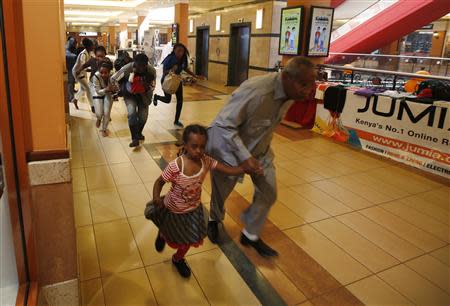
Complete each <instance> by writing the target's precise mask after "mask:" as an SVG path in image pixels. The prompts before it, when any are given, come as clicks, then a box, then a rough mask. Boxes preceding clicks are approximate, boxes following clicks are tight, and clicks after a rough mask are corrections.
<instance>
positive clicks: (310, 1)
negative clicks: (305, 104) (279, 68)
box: [282, 0, 331, 128]
mask: <svg viewBox="0 0 450 306" xmlns="http://www.w3.org/2000/svg"><path fill="white" fill-rule="evenodd" d="M299 5H303V7H304V14H305V16H304V19H303V22H304V29H305V30H304V31H303V35H302V37H301V39H302V49H301V51H300V55H302V56H304V55H305V45H306V44H307V43H308V42H307V41H306V39H307V33H306V32H307V31H308V30H309V29H307V27H308V25H309V19H310V10H311V6H314V5H315V6H323V7H331V0H321V1H314V0H288V2H287V7H291V6H299ZM290 58H291V56H286V55H284V56H283V60H282V63H283V64H286V62H287V61H288V60H289V59H290ZM309 60H311V62H313V63H314V64H323V63H324V60H325V58H324V57H309ZM301 109H302V105H301V104H299V103H294V104H293V105H292V106H291V108H290V109H289V111H288V113H287V117H286V118H290V120H291V119H292V114H298V113H301ZM282 123H283V124H285V125H288V126H290V127H292V128H301V127H302V126H301V125H299V124H298V123H297V122H295V120H294V122H293V121H287V120H283V121H282Z"/></svg>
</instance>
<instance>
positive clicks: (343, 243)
mask: <svg viewBox="0 0 450 306" xmlns="http://www.w3.org/2000/svg"><path fill="white" fill-rule="evenodd" d="M312 226H313V227H314V228H315V229H316V230H318V231H319V232H321V233H322V234H323V235H325V236H326V237H328V239H330V240H331V241H333V242H334V243H335V244H337V245H338V246H339V247H341V248H342V249H343V250H344V251H345V252H347V253H348V254H349V255H350V256H352V257H353V258H355V259H356V260H358V261H359V262H360V263H362V264H363V265H364V266H366V267H367V268H368V269H369V270H371V271H372V272H375V273H376V272H379V271H381V270H384V269H387V268H389V267H392V266H394V265H396V264H398V263H399V261H398V260H397V259H395V258H394V257H392V256H391V255H389V254H388V253H386V252H385V251H383V250H382V249H380V248H379V247H378V246H376V245H375V244H373V243H372V242H370V241H369V240H367V239H366V238H364V237H362V236H361V235H359V234H358V233H356V232H355V231H353V230H352V229H351V228H349V227H347V226H346V225H344V224H342V223H341V222H339V221H337V220H336V219H327V220H323V221H319V222H316V223H313V224H312Z"/></svg>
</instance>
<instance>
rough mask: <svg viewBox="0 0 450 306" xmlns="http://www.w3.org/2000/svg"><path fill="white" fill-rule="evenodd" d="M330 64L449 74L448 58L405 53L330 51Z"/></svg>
mask: <svg viewBox="0 0 450 306" xmlns="http://www.w3.org/2000/svg"><path fill="white" fill-rule="evenodd" d="M327 63H328V64H332V65H346V64H347V65H350V66H351V67H356V68H369V69H380V70H389V71H398V72H407V73H415V72H417V71H420V70H426V71H428V72H429V73H431V74H432V75H436V76H446V77H447V76H450V67H449V66H450V58H445V57H419V56H407V55H384V54H359V53H330V57H329V59H328V61H327Z"/></svg>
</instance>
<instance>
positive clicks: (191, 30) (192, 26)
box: [189, 19, 194, 33]
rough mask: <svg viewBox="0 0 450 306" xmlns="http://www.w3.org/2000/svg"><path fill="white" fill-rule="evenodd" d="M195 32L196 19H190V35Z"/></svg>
mask: <svg viewBox="0 0 450 306" xmlns="http://www.w3.org/2000/svg"><path fill="white" fill-rule="evenodd" d="M192 32H194V19H189V33H192Z"/></svg>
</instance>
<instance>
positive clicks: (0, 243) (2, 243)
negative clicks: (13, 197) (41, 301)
mask: <svg viewBox="0 0 450 306" xmlns="http://www.w3.org/2000/svg"><path fill="white" fill-rule="evenodd" d="M5 190H6V186H5ZM18 289H19V280H18V277H17V268H16V257H15V255H14V242H13V236H12V230H11V219H10V217H9V205H8V197H7V194H6V192H5V193H3V195H2V198H1V199H0V306H10V305H11V306H13V305H15V304H16V296H17V291H18Z"/></svg>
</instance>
